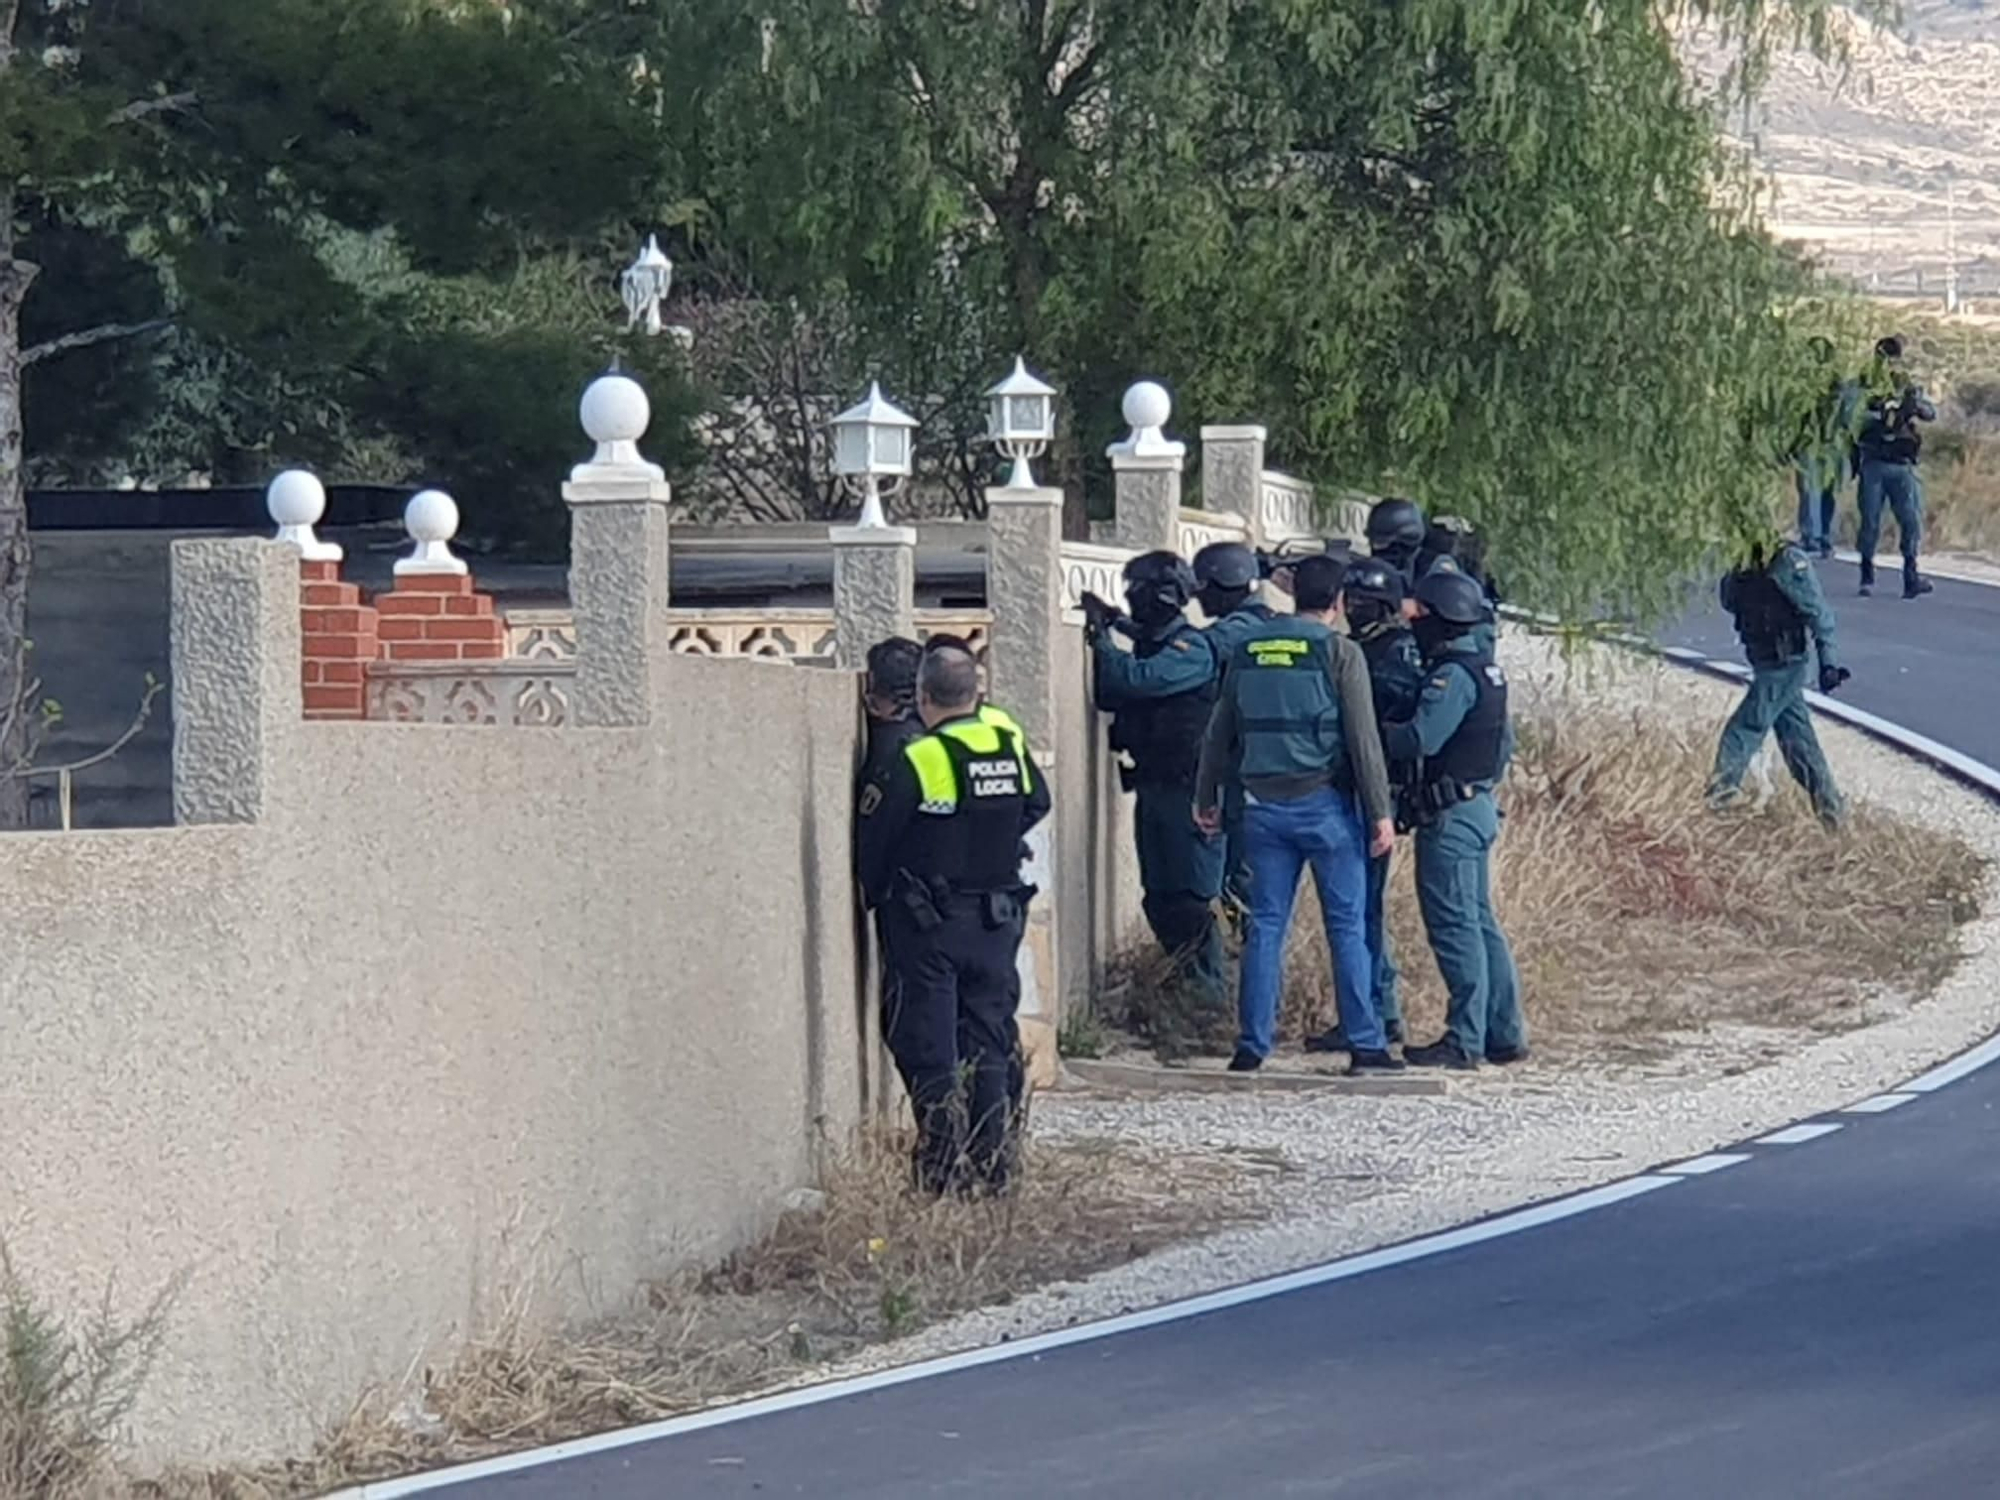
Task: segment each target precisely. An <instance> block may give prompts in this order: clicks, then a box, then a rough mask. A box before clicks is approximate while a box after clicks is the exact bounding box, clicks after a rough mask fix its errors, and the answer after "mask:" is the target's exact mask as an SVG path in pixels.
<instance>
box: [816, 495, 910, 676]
mask: <svg viewBox="0 0 2000 1500" xmlns="http://www.w3.org/2000/svg"><path fill="white" fill-rule="evenodd" d="M827 536H828V538H829V539H830V540H831V541H832V543H833V655H834V664H835V665H836V666H838V667H840V668H841V670H843V671H847V672H858V671H860V670H861V669H862V668H863V667H864V666H866V665H867V661H868V648H869V647H870V646H873V645H874V644H876V642H878V641H884V640H887V639H888V638H889V637H890V636H892V635H900V636H905V637H907V638H908V639H910V640H915V639H916V638H917V616H916V608H917V602H916V601H917V532H916V528H915V527H913V526H835V527H831V528H829V530H828V532H827Z"/></svg>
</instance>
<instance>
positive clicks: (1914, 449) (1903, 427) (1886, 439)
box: [1856, 396, 1924, 464]
mask: <svg viewBox="0 0 2000 1500" xmlns="http://www.w3.org/2000/svg"><path fill="white" fill-rule="evenodd" d="M1856 446H1858V447H1859V448H1860V449H1861V453H1862V456H1863V457H1864V458H1872V459H1874V460H1876V461H1877V462H1878V463H1885V464H1913V463H1915V462H1916V461H1917V457H1918V455H1919V454H1920V453H1921V452H1922V451H1923V446H1924V439H1923V434H1922V433H1920V432H1918V431H1917V426H1916V423H1915V422H1913V421H1911V420H1910V418H1909V416H1908V414H1907V413H1906V412H1905V411H1904V410H1903V407H1902V397H1901V396H1899V397H1897V398H1896V399H1894V400H1889V401H1883V400H1876V401H1871V402H1869V403H1868V418H1867V421H1866V422H1865V423H1863V425H1862V428H1861V438H1860V441H1859V443H1858V444H1857V445H1856Z"/></svg>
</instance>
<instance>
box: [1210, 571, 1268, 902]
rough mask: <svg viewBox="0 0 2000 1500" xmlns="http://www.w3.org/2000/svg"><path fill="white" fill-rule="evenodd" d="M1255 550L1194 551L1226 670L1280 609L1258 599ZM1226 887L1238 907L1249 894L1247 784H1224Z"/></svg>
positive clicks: (1213, 638)
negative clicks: (1245, 840) (1245, 832)
mask: <svg viewBox="0 0 2000 1500" xmlns="http://www.w3.org/2000/svg"><path fill="white" fill-rule="evenodd" d="M1257 573H1258V569H1257V554H1256V553H1254V552H1252V551H1251V550H1250V549H1249V548H1248V547H1246V546H1244V545H1243V543H1241V542H1210V543H1209V544H1208V545H1207V546H1206V547H1203V548H1202V549H1201V550H1200V551H1199V552H1197V553H1195V555H1194V581H1195V602H1196V603H1197V604H1199V605H1200V606H1201V612H1202V613H1203V614H1205V615H1207V616H1208V618H1209V620H1210V622H1211V623H1210V624H1209V626H1208V630H1207V635H1208V644H1209V648H1210V650H1211V651H1213V652H1214V654H1215V662H1216V667H1217V670H1218V671H1224V670H1227V668H1228V666H1229V661H1230V658H1231V657H1232V656H1234V655H1235V653H1236V648H1237V647H1238V646H1240V645H1242V644H1243V641H1244V639H1245V637H1247V636H1248V635H1250V633H1251V632H1252V631H1255V630H1257V629H1259V628H1261V627H1262V626H1264V625H1266V624H1268V623H1269V622H1270V621H1271V620H1272V619H1273V618H1274V617H1275V615H1276V611H1275V610H1273V609H1272V608H1271V606H1270V605H1268V604H1266V603H1265V602H1264V601H1263V600H1261V599H1259V598H1258V597H1257V595H1256V588H1257ZM1222 844H1223V850H1224V854H1223V862H1222V890H1223V894H1224V895H1226V896H1228V897H1229V899H1230V901H1231V903H1232V904H1233V905H1234V906H1235V907H1236V908H1237V910H1238V911H1247V909H1248V906H1249V900H1250V865H1249V862H1248V860H1246V859H1245V858H1244V854H1243V788H1242V787H1241V786H1239V785H1237V784H1236V783H1235V782H1234V781H1232V782H1230V783H1228V784H1227V785H1225V786H1224V787H1223V789H1222Z"/></svg>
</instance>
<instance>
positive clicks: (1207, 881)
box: [1132, 784, 1228, 1000]
mask: <svg viewBox="0 0 2000 1500" xmlns="http://www.w3.org/2000/svg"><path fill="white" fill-rule="evenodd" d="M1132 826H1133V831H1134V833H1135V835H1136V837H1137V840H1138V855H1139V884H1140V886H1141V888H1142V889H1143V890H1144V892H1145V913H1146V924H1147V925H1148V926H1149V927H1151V928H1152V929H1153V936H1154V937H1155V938H1157V939H1158V940H1159V944H1160V949H1161V951H1162V952H1164V953H1165V954H1167V956H1168V957H1169V958H1171V959H1172V960H1173V961H1174V968H1175V970H1176V972H1177V974H1178V975H1179V976H1180V977H1182V978H1184V979H1187V980H1190V981H1192V982H1193V983H1194V984H1195V985H1196V986H1197V987H1198V988H1199V989H1200V990H1201V991H1202V992H1203V993H1204V994H1205V995H1208V996H1210V997H1212V998H1215V999H1217V1000H1220V999H1222V998H1224V997H1225V996H1226V993H1227V989H1228V975H1227V974H1226V972H1225V970H1224V963H1223V956H1222V933H1221V931H1220V930H1219V929H1218V928H1217V926H1216V923H1215V898H1216V895H1217V894H1218V893H1219V892H1220V891H1221V889H1222V861H1223V844H1222V840H1221V839H1220V838H1218V837H1214V836H1211V835H1209V834H1205V833H1203V832H1202V831H1201V830H1200V829H1199V828H1197V827H1195V822H1194V791H1193V789H1192V788H1190V787H1186V786H1155V785H1145V784H1142V785H1141V786H1140V787H1139V788H1138V795H1137V797H1136V799H1135V802H1134V806H1133V809H1132Z"/></svg>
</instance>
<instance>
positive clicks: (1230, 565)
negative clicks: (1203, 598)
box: [1194, 542, 1257, 589]
mask: <svg viewBox="0 0 2000 1500" xmlns="http://www.w3.org/2000/svg"><path fill="white" fill-rule="evenodd" d="M1194 581H1195V585H1196V587H1197V588H1204V589H1205V588H1209V587H1211V586H1213V587H1215V588H1219V589H1247V588H1249V587H1250V585H1251V584H1253V583H1255V582H1256V581H1257V554H1256V553H1254V552H1252V551H1251V550H1250V549H1249V548H1248V547H1246V546H1244V545H1243V544H1242V543H1241V542H1210V543H1209V544H1208V545H1207V546H1206V547H1204V548H1202V549H1201V551H1199V552H1197V553H1195V555H1194Z"/></svg>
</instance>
